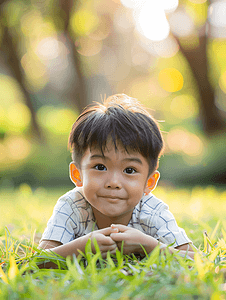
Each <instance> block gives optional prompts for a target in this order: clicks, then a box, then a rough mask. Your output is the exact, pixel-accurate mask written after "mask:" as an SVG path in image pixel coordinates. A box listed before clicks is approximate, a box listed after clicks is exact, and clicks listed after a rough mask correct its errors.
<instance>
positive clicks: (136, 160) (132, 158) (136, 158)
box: [123, 157, 143, 165]
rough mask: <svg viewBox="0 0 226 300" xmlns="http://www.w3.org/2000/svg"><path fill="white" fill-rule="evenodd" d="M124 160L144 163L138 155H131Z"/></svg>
mask: <svg viewBox="0 0 226 300" xmlns="http://www.w3.org/2000/svg"><path fill="white" fill-rule="evenodd" d="M123 160H126V161H135V162H138V163H139V164H141V165H143V163H142V161H141V160H140V159H139V158H138V157H129V158H124V159H123Z"/></svg>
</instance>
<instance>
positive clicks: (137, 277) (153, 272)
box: [0, 184, 226, 300]
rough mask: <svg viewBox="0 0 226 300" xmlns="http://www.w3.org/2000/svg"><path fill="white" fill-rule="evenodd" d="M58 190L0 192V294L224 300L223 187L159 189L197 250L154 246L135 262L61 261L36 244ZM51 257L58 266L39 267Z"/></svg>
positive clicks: (96, 258) (225, 232) (12, 296)
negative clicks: (190, 253) (188, 252)
mask: <svg viewBox="0 0 226 300" xmlns="http://www.w3.org/2000/svg"><path fill="white" fill-rule="evenodd" d="M67 190H68V188H64V189H52V190H50V189H44V188H38V189H36V190H32V189H31V188H30V187H29V186H28V185H26V184H23V185H21V186H20V187H19V188H17V189H14V190H13V189H9V190H0V205H1V218H0V257H1V260H0V299H39V300H41V299H104V300H105V299H125V300H126V299H137V300H138V299H139V300H141V299H144V300H145V299H211V300H215V299H226V220H225V211H226V191H224V190H223V189H219V188H218V189H217V188H215V187H205V188H204V187H194V188H192V189H185V188H184V189H182V188H180V189H175V188H174V187H172V186H165V187H161V186H159V187H158V188H157V189H156V190H155V192H154V194H155V195H156V196H157V197H159V198H161V199H162V200H164V201H165V202H166V203H167V204H168V205H169V207H170V211H171V212H172V213H173V214H174V215H175V217H176V219H177V222H178V224H179V226H181V227H183V228H184V229H185V231H186V232H187V235H188V236H189V237H190V238H191V239H192V240H193V242H194V245H195V246H196V247H197V248H198V251H197V253H196V254H195V258H194V261H192V260H189V259H186V258H182V257H180V256H179V255H178V254H173V255H172V254H169V253H168V252H167V251H166V253H165V254H162V253H160V251H159V249H158V248H156V249H155V250H154V251H153V252H152V253H151V254H149V255H147V256H146V257H145V258H143V259H139V258H136V257H126V256H123V255H122V254H121V253H120V252H119V251H118V252H117V253H116V256H110V255H109V256H108V257H107V259H105V260H103V259H102V258H101V255H100V253H99V252H98V249H97V253H96V254H92V253H90V249H89V244H88V245H87V248H86V253H85V254H84V255H81V256H78V257H73V261H72V260H70V259H66V260H65V259H63V258H61V257H57V256H55V255H53V254H47V253H44V252H41V251H40V250H38V249H37V245H38V241H39V239H40V236H41V233H42V232H43V230H44V228H45V225H46V222H47V221H48V219H49V217H50V215H51V213H52V210H53V206H54V204H55V202H56V200H57V198H58V197H59V196H61V195H62V194H63V193H64V192H66V191H67ZM43 259H46V260H52V261H54V262H55V263H56V264H58V269H54V270H47V269H41V270H40V269H39V268H38V264H39V263H40V262H41V261H43Z"/></svg>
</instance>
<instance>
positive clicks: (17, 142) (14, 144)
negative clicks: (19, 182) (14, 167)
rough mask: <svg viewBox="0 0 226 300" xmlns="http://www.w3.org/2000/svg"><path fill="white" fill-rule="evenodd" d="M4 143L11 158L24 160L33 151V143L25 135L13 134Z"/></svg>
mask: <svg viewBox="0 0 226 300" xmlns="http://www.w3.org/2000/svg"><path fill="white" fill-rule="evenodd" d="M4 145H5V146H6V149H7V156H8V158H9V159H10V160H23V159H25V158H27V156H28V155H29V154H30V152H31V143H30V142H29V141H28V140H27V139H26V138H25V137H23V136H13V135H11V136H9V137H7V138H6V139H5V142H4Z"/></svg>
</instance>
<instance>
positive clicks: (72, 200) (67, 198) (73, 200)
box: [58, 187, 89, 208]
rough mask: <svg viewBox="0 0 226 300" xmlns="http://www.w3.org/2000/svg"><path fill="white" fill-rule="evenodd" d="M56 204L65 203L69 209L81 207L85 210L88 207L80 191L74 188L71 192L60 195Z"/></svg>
mask: <svg viewBox="0 0 226 300" xmlns="http://www.w3.org/2000/svg"><path fill="white" fill-rule="evenodd" d="M58 202H61V203H62V202H66V203H68V204H69V205H70V206H71V207H74V206H76V207H82V208H87V206H89V203H88V202H87V201H86V199H85V197H84V196H83V193H82V189H81V188H79V187H75V188H73V189H72V190H70V191H68V192H67V193H65V194H64V195H62V196H61V197H60V198H59V199H58Z"/></svg>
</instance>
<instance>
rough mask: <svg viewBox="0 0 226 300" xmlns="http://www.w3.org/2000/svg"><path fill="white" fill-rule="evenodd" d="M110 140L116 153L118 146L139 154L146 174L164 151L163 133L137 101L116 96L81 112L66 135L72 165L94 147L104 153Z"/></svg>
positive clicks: (95, 103)
mask: <svg viewBox="0 0 226 300" xmlns="http://www.w3.org/2000/svg"><path fill="white" fill-rule="evenodd" d="M109 137H110V138H111V139H112V141H113V143H114V146H115V150H116V151H117V144H119V143H120V144H121V145H122V146H123V147H124V148H125V150H126V151H127V152H129V151H130V150H132V151H138V152H139V153H140V154H142V155H143V156H144V157H145V158H146V159H147V161H148V163H149V174H150V173H151V172H153V171H154V170H155V168H156V167H157V165H158V159H159V157H160V155H161V152H162V150H163V138H162V134H161V131H160V129H159V126H158V123H157V122H156V120H155V119H154V118H153V117H152V116H151V115H150V114H149V113H148V111H147V110H146V109H145V108H144V107H143V106H142V105H141V104H140V103H139V102H138V101H137V100H136V99H134V98H131V97H129V96H127V95H125V94H117V95H113V96H111V97H109V98H107V99H106V100H105V101H104V102H103V104H101V103H98V102H94V103H93V104H91V105H88V106H87V107H86V108H85V109H84V110H83V112H82V113H81V115H80V116H79V117H78V118H77V120H76V122H75V123H74V124H73V126H72V130H71V133H70V136H69V147H71V149H72V159H73V161H74V162H75V164H77V165H78V166H79V165H80V162H81V159H82V156H83V154H84V153H85V151H86V150H87V149H88V148H91V147H93V146H95V147H99V149H100V150H101V151H102V153H103V151H104V150H105V147H106V143H107V140H108V138H109Z"/></svg>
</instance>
